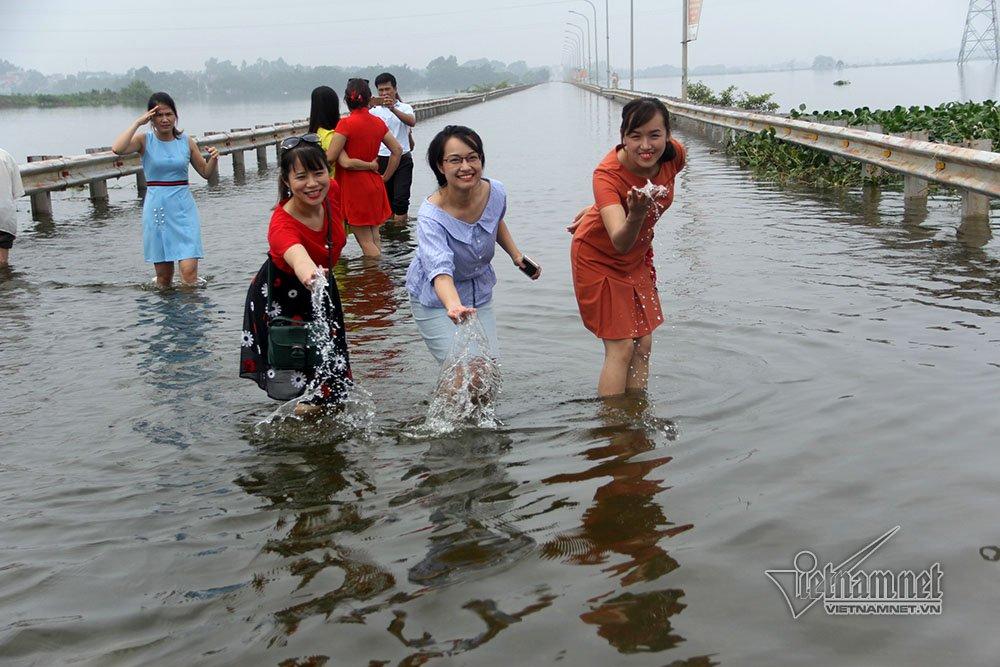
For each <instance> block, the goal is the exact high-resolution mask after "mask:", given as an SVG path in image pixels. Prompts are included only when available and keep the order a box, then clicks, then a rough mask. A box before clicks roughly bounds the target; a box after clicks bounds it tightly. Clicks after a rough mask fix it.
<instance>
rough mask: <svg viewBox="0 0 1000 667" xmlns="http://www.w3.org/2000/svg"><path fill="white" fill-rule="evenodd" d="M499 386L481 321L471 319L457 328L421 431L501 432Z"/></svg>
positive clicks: (492, 356)
mask: <svg viewBox="0 0 1000 667" xmlns="http://www.w3.org/2000/svg"><path fill="white" fill-rule="evenodd" d="M500 386H501V378H500V364H499V363H498V362H497V360H496V358H495V351H494V350H493V348H492V345H491V344H490V340H489V338H488V337H487V335H486V330H485V329H483V325H482V323H481V322H480V321H479V318H478V317H477V316H476V315H472V316H471V317H469V318H467V319H466V320H465V321H464V322H462V324H460V325H459V326H458V332H457V333H456V334H455V339H454V341H453V342H452V345H451V351H450V352H449V353H448V357H447V358H446V359H445V360H444V364H442V366H441V375H440V376H439V377H438V382H437V388H436V389H435V391H434V396H433V397H432V398H431V404H430V407H429V408H428V409H427V418H426V419H425V421H424V424H423V428H422V429H420V430H422V431H424V432H425V433H430V434H440V433H449V432H451V431H454V430H456V429H459V428H464V427H469V426H473V427H477V428H489V429H495V428H498V427H499V426H500V420H498V419H497V417H496V411H495V406H496V399H497V396H498V395H499V393H500Z"/></svg>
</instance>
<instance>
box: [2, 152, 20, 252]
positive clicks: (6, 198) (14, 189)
mask: <svg viewBox="0 0 1000 667" xmlns="http://www.w3.org/2000/svg"><path fill="white" fill-rule="evenodd" d="M23 196H24V185H23V184H22V182H21V172H20V171H18V168H17V162H15V161H14V158H13V157H12V156H11V154H10V153H8V152H7V151H5V150H4V149H2V148H0V268H3V267H5V266H7V257H8V254H9V253H10V249H11V248H12V247H14V238H15V237H16V236H17V207H16V206H15V205H14V200H15V199H17V198H18V197H23Z"/></svg>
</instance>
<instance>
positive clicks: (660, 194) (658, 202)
mask: <svg viewBox="0 0 1000 667" xmlns="http://www.w3.org/2000/svg"><path fill="white" fill-rule="evenodd" d="M632 190H633V191H634V192H638V193H640V194H644V195H646V196H647V197H649V198H650V200H652V202H653V208H652V212H653V217H654V218H659V217H660V216H661V215H663V212H664V211H666V210H667V206H666V203H665V200H666V199H667V198H668V197H670V186H667V185H656V184H655V183H653V181H651V180H649V179H648V178H647V179H646V184H645V185H644V186H642V187H641V188H636V187H633V188H632Z"/></svg>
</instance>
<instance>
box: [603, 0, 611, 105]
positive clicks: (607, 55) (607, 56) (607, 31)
mask: <svg viewBox="0 0 1000 667" xmlns="http://www.w3.org/2000/svg"><path fill="white" fill-rule="evenodd" d="M610 25H611V24H610V23H609V21H608V0H604V66H605V67H606V68H607V72H605V74H606V75H607V77H608V81H607V83H608V88H610V87H611V28H610Z"/></svg>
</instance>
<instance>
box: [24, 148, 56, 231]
mask: <svg viewBox="0 0 1000 667" xmlns="http://www.w3.org/2000/svg"><path fill="white" fill-rule="evenodd" d="M61 157H62V155H29V156H28V162H42V161H44V160H55V159H56V158H61ZM31 219H32V220H43V221H49V220H51V219H52V193H51V192H49V191H47V190H46V191H45V192H36V193H35V194H33V195H31Z"/></svg>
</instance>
